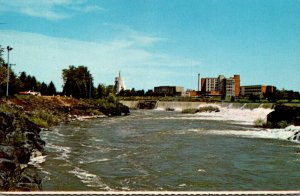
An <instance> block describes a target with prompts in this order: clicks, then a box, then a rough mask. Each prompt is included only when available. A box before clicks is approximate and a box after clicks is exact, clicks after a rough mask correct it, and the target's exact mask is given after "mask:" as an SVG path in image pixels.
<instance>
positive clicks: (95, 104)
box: [0, 95, 129, 128]
mask: <svg viewBox="0 0 300 196" xmlns="http://www.w3.org/2000/svg"><path fill="white" fill-rule="evenodd" d="M0 102H1V106H0V112H8V113H17V114H19V115H20V116H23V117H24V118H27V119H28V120H30V121H31V122H33V123H34V124H36V125H38V126H39V127H43V128H47V127H49V126H52V125H56V124H58V123H59V122H68V121H70V120H73V119H75V118H77V117H78V116H117V115H122V114H128V113H129V110H128V111H127V108H126V107H125V106H123V105H122V104H120V103H119V102H118V100H117V99H115V98H106V99H98V100H87V99H86V100H84V99H82V100H79V99H74V98H71V97H60V96H33V95H16V96H14V97H13V98H10V99H9V100H8V101H5V100H4V99H2V100H1V101H0Z"/></svg>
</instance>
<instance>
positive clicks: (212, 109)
mask: <svg viewBox="0 0 300 196" xmlns="http://www.w3.org/2000/svg"><path fill="white" fill-rule="evenodd" d="M198 112H220V109H219V108H218V107H217V106H205V107H200V108H199V109H198Z"/></svg>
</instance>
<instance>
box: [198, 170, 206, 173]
mask: <svg viewBox="0 0 300 196" xmlns="http://www.w3.org/2000/svg"><path fill="white" fill-rule="evenodd" d="M197 171H198V172H201V173H206V171H205V169H198V170H197Z"/></svg>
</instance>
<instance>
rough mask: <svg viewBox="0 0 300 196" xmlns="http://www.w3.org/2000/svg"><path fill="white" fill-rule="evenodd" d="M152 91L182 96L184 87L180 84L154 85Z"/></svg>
mask: <svg viewBox="0 0 300 196" xmlns="http://www.w3.org/2000/svg"><path fill="white" fill-rule="evenodd" d="M154 93H155V94H159V95H166V96H182V95H183V93H184V88H183V87H181V86H157V87H154Z"/></svg>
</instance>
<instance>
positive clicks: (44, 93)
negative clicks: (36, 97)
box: [39, 82, 48, 95]
mask: <svg viewBox="0 0 300 196" xmlns="http://www.w3.org/2000/svg"><path fill="white" fill-rule="evenodd" d="M47 90H48V86H47V84H46V83H45V82H42V84H41V88H40V89H39V91H40V93H41V94H42V95H48V92H47Z"/></svg>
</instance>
